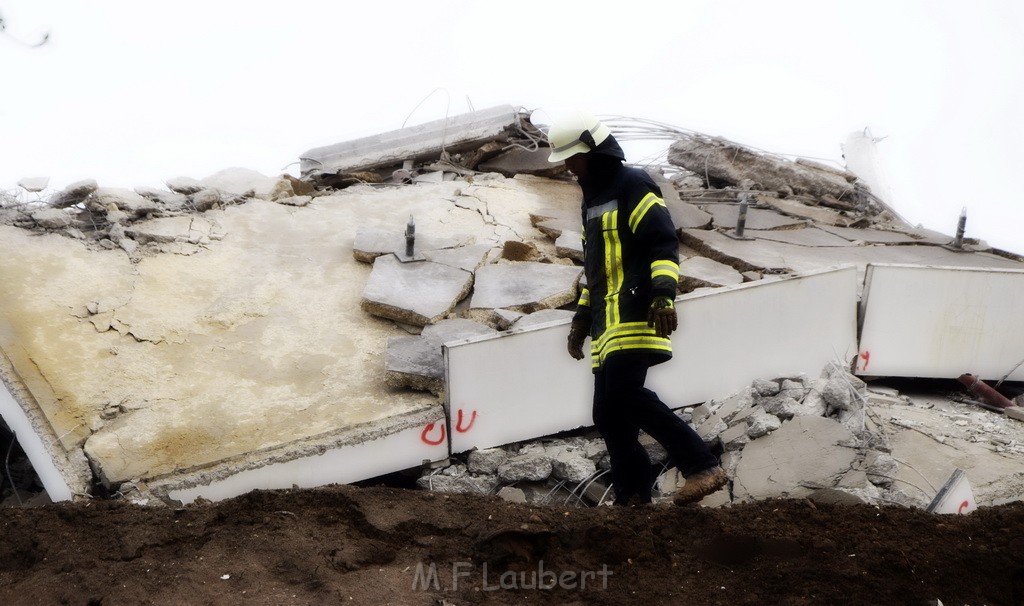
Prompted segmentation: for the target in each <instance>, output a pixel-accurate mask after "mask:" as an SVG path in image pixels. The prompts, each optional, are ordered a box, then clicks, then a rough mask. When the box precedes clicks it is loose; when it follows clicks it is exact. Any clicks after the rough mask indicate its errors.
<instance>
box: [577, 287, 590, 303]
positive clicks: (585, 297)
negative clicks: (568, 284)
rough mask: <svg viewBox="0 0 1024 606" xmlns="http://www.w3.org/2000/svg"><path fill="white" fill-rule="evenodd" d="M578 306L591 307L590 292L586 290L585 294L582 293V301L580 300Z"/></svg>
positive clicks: (584, 290)
mask: <svg viewBox="0 0 1024 606" xmlns="http://www.w3.org/2000/svg"><path fill="white" fill-rule="evenodd" d="M577 304H578V305H586V306H588V307H589V306H590V291H589V290H587V289H586V288H584V289H583V292H581V293H580V300H579V302H578V303H577Z"/></svg>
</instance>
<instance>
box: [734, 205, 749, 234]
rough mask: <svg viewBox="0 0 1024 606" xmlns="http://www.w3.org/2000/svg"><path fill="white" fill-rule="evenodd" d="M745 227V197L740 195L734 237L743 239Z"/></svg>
mask: <svg viewBox="0 0 1024 606" xmlns="http://www.w3.org/2000/svg"><path fill="white" fill-rule="evenodd" d="M746 225H747V195H746V194H742V195H740V214H739V215H738V216H737V217H736V237H737V238H742V237H743V229H744V228H745V227H746Z"/></svg>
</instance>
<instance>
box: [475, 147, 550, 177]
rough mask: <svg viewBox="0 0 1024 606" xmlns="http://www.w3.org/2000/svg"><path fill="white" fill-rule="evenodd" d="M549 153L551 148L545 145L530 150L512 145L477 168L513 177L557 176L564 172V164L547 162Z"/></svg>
mask: <svg viewBox="0 0 1024 606" xmlns="http://www.w3.org/2000/svg"><path fill="white" fill-rule="evenodd" d="M550 154H551V149H550V148H547V147H539V148H537V149H535V150H532V151H531V150H527V149H523V148H521V147H513V148H512V149H510V150H508V151H506V152H504V153H501V154H499V155H497V156H495V157H494V158H491V159H490V160H486V161H484V162H482V163H480V165H479V166H478V167H477V169H478V170H481V171H483V172H488V173H498V174H501V175H504V176H506V177H514V176H516V175H535V176H538V177H557V176H558V175H561V174H563V173H565V165H564V164H562V163H561V162H558V163H555V164H552V163H551V162H548V155H550Z"/></svg>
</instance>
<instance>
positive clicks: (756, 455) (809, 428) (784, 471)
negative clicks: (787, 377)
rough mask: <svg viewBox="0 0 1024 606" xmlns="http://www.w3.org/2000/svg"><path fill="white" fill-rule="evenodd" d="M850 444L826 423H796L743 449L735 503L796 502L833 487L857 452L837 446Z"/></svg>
mask: <svg viewBox="0 0 1024 606" xmlns="http://www.w3.org/2000/svg"><path fill="white" fill-rule="evenodd" d="M852 439H853V434H852V433H850V431H849V430H847V429H846V428H845V427H843V426H842V425H840V424H839V423H836V422H835V421H832V420H830V419H826V418H823V417H794V418H793V419H792V420H790V421H787V422H785V423H783V424H782V427H781V428H779V429H777V430H776V431H774V432H772V433H770V434H768V435H767V436H764V437H761V438H758V439H756V440H753V441H751V442H750V443H749V444H747V446H746V447H745V448H744V449H743V457H742V458H741V459H740V462H739V465H738V466H737V467H736V476H735V477H734V478H733V498H734V500H736V501H739V502H743V501H750V500H758V499H768V498H800V497H806V496H808V495H810V494H811V493H812V492H813V491H814V489H815V488H817V487H831V486H834V485H835V483H836V482H837V481H838V480H839V479H840V478H841V477H842V475H843V474H844V473H846V472H847V471H849V470H850V468H851V466H852V465H853V462H854V461H855V460H856V458H857V451H856V449H854V448H846V447H843V446H840V444H841V443H846V442H849V441H850V440H852Z"/></svg>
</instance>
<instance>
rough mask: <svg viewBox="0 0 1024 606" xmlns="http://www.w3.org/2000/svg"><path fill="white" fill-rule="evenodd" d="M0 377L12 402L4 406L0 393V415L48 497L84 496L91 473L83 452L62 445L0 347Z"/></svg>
mask: <svg viewBox="0 0 1024 606" xmlns="http://www.w3.org/2000/svg"><path fill="white" fill-rule="evenodd" d="M0 380H2V382H3V385H4V387H5V388H6V390H7V392H8V394H10V396H11V400H12V401H13V404H14V405H13V406H5V404H8V403H7V402H4V398H3V397H2V394H0V416H3V418H4V422H5V423H6V424H7V426H8V427H9V428H10V429H11V430H12V431H14V433H15V436H16V439H17V440H18V443H19V444H20V445H21V447H22V450H24V451H25V454H26V455H27V456H28V458H29V461H30V462H31V463H32V468H33V469H35V470H36V472H37V473H38V475H39V477H40V481H42V482H43V487H44V488H45V489H46V493H47V495H49V497H50V499H51V500H52V501H55V502H56V501H67V500H71V499H72V498H74V497H75V496H88V494H89V487H90V486H91V485H92V480H93V474H92V469H91V467H90V466H89V462H88V460H87V459H86V456H85V453H84V452H83V450H82V449H81V447H78V446H75V447H72V448H71V449H70V450H69V449H66V448H65V447H64V446H63V444H62V443H61V439H60V438H61V437H60V436H58V435H57V433H56V432H55V431H54V430H53V427H52V426H51V425H50V423H49V421H47V419H46V417H45V415H44V414H43V412H42V410H41V409H40V408H39V404H38V403H37V402H36V399H35V396H33V395H32V392H30V391H29V389H28V388H27V387H26V386H25V383H24V381H22V379H21V376H20V375H19V374H18V372H17V370H16V369H15V368H14V365H13V363H12V362H11V360H10V358H9V357H8V356H7V352H6V351H4V350H3V348H0ZM26 432H30V434H31V435H26Z"/></svg>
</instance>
